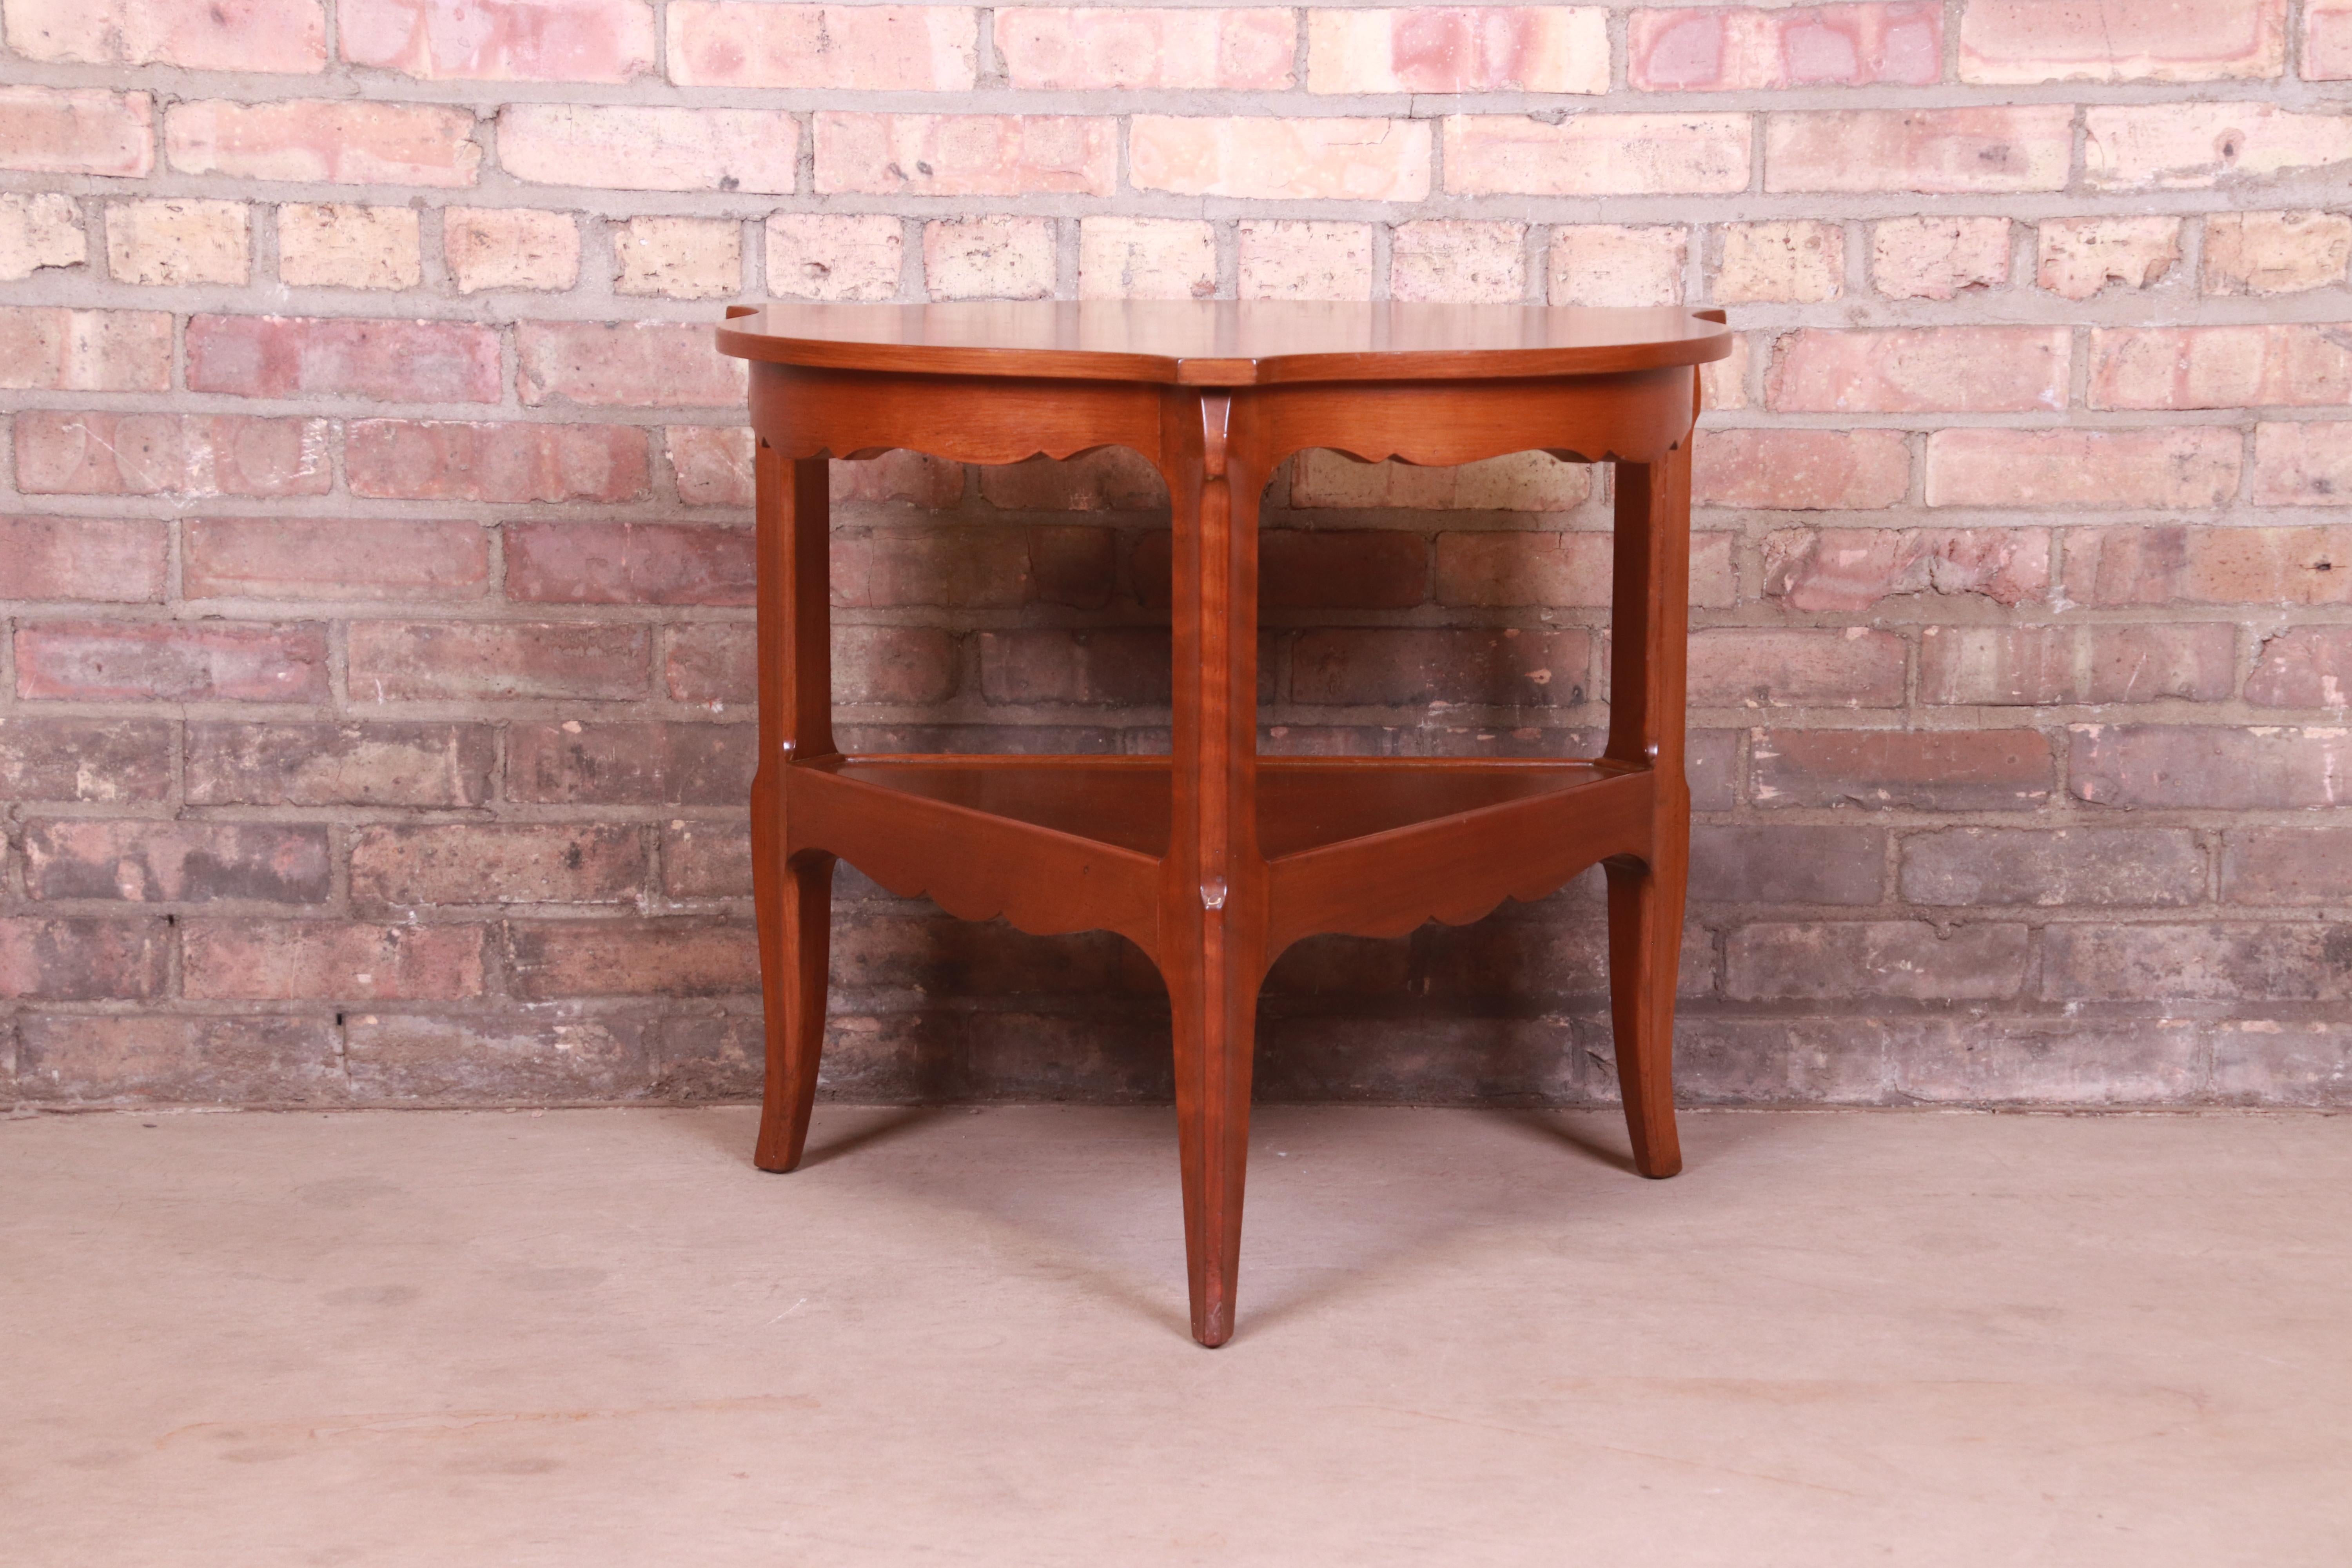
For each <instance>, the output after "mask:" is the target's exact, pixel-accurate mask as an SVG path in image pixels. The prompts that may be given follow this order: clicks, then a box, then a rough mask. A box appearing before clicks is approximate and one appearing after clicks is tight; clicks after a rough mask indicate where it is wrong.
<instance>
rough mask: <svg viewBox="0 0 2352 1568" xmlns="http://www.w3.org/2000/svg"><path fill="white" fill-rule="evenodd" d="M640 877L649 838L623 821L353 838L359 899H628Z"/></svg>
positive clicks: (369, 831) (372, 832) (410, 830)
mask: <svg viewBox="0 0 2352 1568" xmlns="http://www.w3.org/2000/svg"><path fill="white" fill-rule="evenodd" d="M645 882H646V850H645V837H644V835H643V834H642V833H641V832H640V831H639V830H638V829H637V828H635V827H634V826H595V825H593V824H588V823H562V822H549V823H537V822H535V823H496V824H493V823H453V824H448V825H444V826H429V827H424V826H419V827H403V826H375V827H362V828H361V829H360V830H359V831H358V832H357V833H355V834H354V835H352V899H353V900H358V901H360V902H362V903H377V904H614V903H628V902H631V901H633V900H635V898H636V896H637V894H638V892H639V891H640V890H641V889H643V888H644V886H645Z"/></svg>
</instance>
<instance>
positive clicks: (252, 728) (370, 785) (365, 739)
mask: <svg viewBox="0 0 2352 1568" xmlns="http://www.w3.org/2000/svg"><path fill="white" fill-rule="evenodd" d="M497 760H498V742H497V737H496V735H495V734H494V733H493V731H491V729H490V727H489V726H488V725H487V724H246V723H231V722H226V721H210V720H207V721H192V722H190V724H189V725H188V769H187V791H188V802H189V804H190V805H415V806H478V805H483V804H484V803H485V802H487V801H488V799H489V798H490V773H491V770H492V768H493V767H494V766H495V764H496V763H497Z"/></svg>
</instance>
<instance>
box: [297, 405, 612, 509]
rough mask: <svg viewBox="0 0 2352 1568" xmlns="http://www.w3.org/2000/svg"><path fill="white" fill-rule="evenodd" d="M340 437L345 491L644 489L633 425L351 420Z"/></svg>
mask: <svg viewBox="0 0 2352 1568" xmlns="http://www.w3.org/2000/svg"><path fill="white" fill-rule="evenodd" d="M343 435H344V447H343V467H344V470H345V472H346V473H348V474H349V475H350V478H351V486H352V494H354V495H362V496H384V497H389V498H392V499H394V500H473V501H565V500H593V501H624V500H637V499H639V498H640V497H642V496H644V495H645V494H646V491H647V489H649V486H650V480H649V479H648V466H647V459H646V433H645V431H644V429H643V428H641V427H639V426H635V425H583V424H575V423H572V422H569V421H567V422H565V423H562V424H553V425H520V424H467V423H460V422H456V421H446V420H436V419H359V420H354V421H352V424H351V425H350V426H348V427H347V428H346V429H345V431H344V433H343ZM324 488H325V487H324V486H323V485H322V486H320V489H324Z"/></svg>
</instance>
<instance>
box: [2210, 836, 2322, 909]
mask: <svg viewBox="0 0 2352 1568" xmlns="http://www.w3.org/2000/svg"><path fill="white" fill-rule="evenodd" d="M2221 897H2222V899H2223V900H2226V901H2228V902H2230V903H2233V904H2343V903H2347V902H2352V828H2345V827H2317V828H2311V827H2233V828H2231V830H2230V832H2229V834H2228V836H2227V837H2225V838H2224V839H2223V840H2222V844H2221Z"/></svg>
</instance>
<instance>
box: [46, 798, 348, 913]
mask: <svg viewBox="0 0 2352 1568" xmlns="http://www.w3.org/2000/svg"><path fill="white" fill-rule="evenodd" d="M25 888H26V892H28V893H30V894H31V895H32V896H33V897H34V898H36V899H114V900H127V901H129V902H132V903H196V904H202V903H212V902H215V900H222V899H254V900H262V901H265V902H268V903H277V904H317V903H324V902H325V901H326V900H327V897H328V894H329V892H330V891H331V889H330V886H329V875H328V866H327V830H326V828H324V827H323V826H309V825H297V824H290V823H260V822H142V821H112V822H110V821H104V820H100V819H94V818H89V817H81V818H75V819H70V820H67V821H45V822H31V823H27V824H26V827H25Z"/></svg>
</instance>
